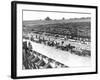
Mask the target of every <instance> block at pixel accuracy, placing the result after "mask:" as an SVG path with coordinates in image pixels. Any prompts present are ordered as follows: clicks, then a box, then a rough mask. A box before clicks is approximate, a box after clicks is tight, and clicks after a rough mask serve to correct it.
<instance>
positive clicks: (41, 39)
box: [23, 33, 91, 57]
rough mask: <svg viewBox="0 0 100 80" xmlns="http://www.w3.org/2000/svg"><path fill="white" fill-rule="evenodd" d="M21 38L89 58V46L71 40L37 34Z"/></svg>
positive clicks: (25, 35)
mask: <svg viewBox="0 0 100 80" xmlns="http://www.w3.org/2000/svg"><path fill="white" fill-rule="evenodd" d="M23 38H24V39H28V40H31V41H33V42H36V43H40V44H44V45H47V46H51V47H55V48H56V49H60V50H64V51H69V52H70V53H71V54H76V55H78V56H85V57H86V56H91V51H90V45H87V44H81V43H79V42H77V41H75V40H72V39H65V40H64V39H63V40H62V39H61V38H60V37H55V36H47V35H44V34H37V33H29V34H24V35H23Z"/></svg>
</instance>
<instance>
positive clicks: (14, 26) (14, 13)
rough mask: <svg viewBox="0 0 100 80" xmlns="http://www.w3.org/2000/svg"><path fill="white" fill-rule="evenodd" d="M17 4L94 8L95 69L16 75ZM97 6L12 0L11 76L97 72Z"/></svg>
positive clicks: (51, 75)
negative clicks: (92, 70) (63, 72)
mask: <svg viewBox="0 0 100 80" xmlns="http://www.w3.org/2000/svg"><path fill="white" fill-rule="evenodd" d="M17 4H28V5H29V4H32V5H45V6H46V5H49V6H60V7H61V6H62V7H79V8H94V9H95V10H96V15H95V16H96V24H95V25H96V31H95V32H96V36H95V39H96V49H95V50H96V65H95V66H96V71H95V72H83V73H69V74H66V73H65V74H50V75H37V76H21V77H18V76H17ZM97 24H98V7H97V6H89V5H73V4H57V3H42V2H25V1H12V2H11V78H13V79H22V78H39V77H54V76H68V75H85V74H97V73H98V26H97Z"/></svg>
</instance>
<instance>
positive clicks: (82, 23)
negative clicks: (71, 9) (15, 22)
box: [23, 18, 91, 38]
mask: <svg viewBox="0 0 100 80" xmlns="http://www.w3.org/2000/svg"><path fill="white" fill-rule="evenodd" d="M23 26H24V29H25V30H27V31H39V32H47V33H52V34H61V35H72V36H81V37H88V38H90V34H91V19H90V18H79V19H78V18H77V19H68V20H49V21H46V20H35V21H23Z"/></svg>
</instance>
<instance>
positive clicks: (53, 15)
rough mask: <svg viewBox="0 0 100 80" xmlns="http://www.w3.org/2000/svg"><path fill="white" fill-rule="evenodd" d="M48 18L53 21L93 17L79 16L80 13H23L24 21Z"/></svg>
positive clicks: (88, 15) (87, 15) (89, 15)
mask: <svg viewBox="0 0 100 80" xmlns="http://www.w3.org/2000/svg"><path fill="white" fill-rule="evenodd" d="M46 17H50V18H51V19H62V18H63V17H64V18H65V19H69V18H81V17H91V14H79V13H71V12H68V13H67V12H66V13H59V12H43V11H23V20H40V19H41V20H44V19H45V18H46Z"/></svg>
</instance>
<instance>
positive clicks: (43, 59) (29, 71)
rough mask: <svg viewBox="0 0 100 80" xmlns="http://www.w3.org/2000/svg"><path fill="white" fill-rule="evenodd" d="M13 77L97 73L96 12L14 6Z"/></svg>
mask: <svg viewBox="0 0 100 80" xmlns="http://www.w3.org/2000/svg"><path fill="white" fill-rule="evenodd" d="M16 5H17V8H16V11H17V13H16V14H17V16H16V18H17V19H16V27H17V28H16V29H17V31H16V35H17V43H16V45H17V46H16V47H17V49H16V50H17V52H16V60H17V62H16V70H17V71H16V72H17V74H16V76H17V77H23V76H26V77H27V76H33V77H34V76H43V75H60V74H62V75H63V74H66V75H67V74H71V75H72V74H81V73H92V72H93V73H96V70H97V69H96V65H97V64H96V58H97V53H96V27H97V26H96V8H95V7H93V6H92V7H90V6H85V7H84V6H75V5H74V6H72V5H70V6H68V5H66V6H62V5H60V4H57V5H56V4H55V5H54V4H53V5H50V4H48V5H46V4H42V3H33V4H28V3H26V4H16Z"/></svg>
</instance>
